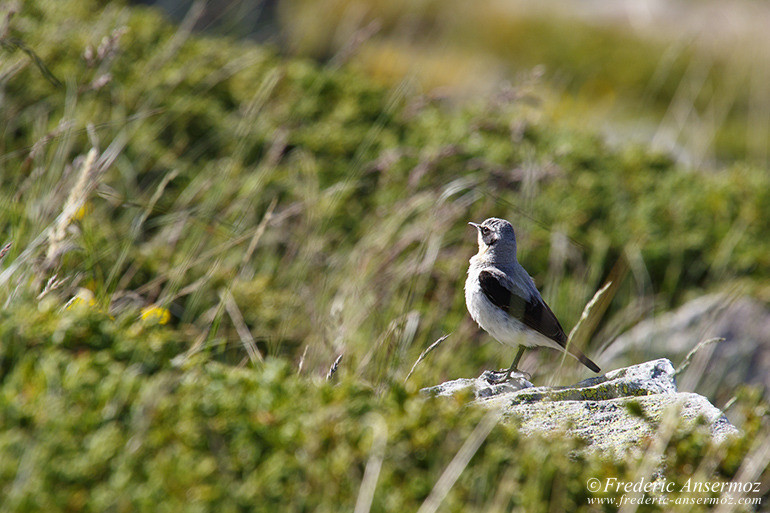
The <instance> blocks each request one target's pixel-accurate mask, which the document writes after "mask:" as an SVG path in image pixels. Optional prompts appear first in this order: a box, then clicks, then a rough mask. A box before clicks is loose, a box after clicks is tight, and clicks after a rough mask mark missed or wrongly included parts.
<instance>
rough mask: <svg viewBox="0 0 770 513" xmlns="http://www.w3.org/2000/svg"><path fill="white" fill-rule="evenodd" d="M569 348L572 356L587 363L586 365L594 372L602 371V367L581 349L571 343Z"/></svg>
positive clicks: (584, 363)
mask: <svg viewBox="0 0 770 513" xmlns="http://www.w3.org/2000/svg"><path fill="white" fill-rule="evenodd" d="M568 350H569V352H570V354H572V356H574V357H575V358H577V359H578V361H579V362H580V363H582V364H583V365H585V366H586V367H588V368H589V369H591V370H592V371H594V372H601V369H600V368H599V366H598V365H596V364H595V363H594V362H592V361H591V359H590V358H589V357H587V356H586V355H584V354H583V352H582V351H581V350H580V349H578V348H577V347H575V346H573V345H570V346H569V349H568Z"/></svg>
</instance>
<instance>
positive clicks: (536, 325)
mask: <svg viewBox="0 0 770 513" xmlns="http://www.w3.org/2000/svg"><path fill="white" fill-rule="evenodd" d="M479 284H480V285H481V291H482V292H484V295H485V296H486V297H487V299H489V301H490V302H491V303H492V304H493V305H495V306H496V307H498V308H500V309H502V310H504V311H505V312H507V313H508V315H510V316H511V317H513V318H515V319H518V320H519V321H521V322H522V323H523V324H524V325H525V326H527V327H529V328H531V329H533V330H535V331H537V332H538V333H540V334H541V335H543V336H545V337H548V338H550V339H551V340H553V341H554V342H556V343H557V344H559V345H560V346H562V347H564V348H565V349H566V348H567V335H566V334H565V333H564V328H562V327H561V324H560V323H559V320H558V319H557V318H556V315H554V313H553V311H552V310H551V309H550V308H549V307H548V305H547V304H545V302H544V301H543V300H542V299H540V298H539V297H537V298H531V299H529V300H527V299H524V298H523V297H521V296H519V295H518V294H515V293H513V292H512V291H511V290H510V289H509V288H508V287H506V286H505V284H504V283H502V282H501V281H500V280H499V279H498V278H497V277H496V276H495V275H494V274H493V273H491V272H489V271H481V272H480V273H479ZM568 350H569V352H570V353H572V354H573V355H575V357H576V358H577V359H578V360H579V361H580V362H581V363H582V364H583V365H585V366H586V367H588V368H589V369H591V370H592V371H594V372H599V367H598V366H597V365H596V364H595V363H594V362H592V361H591V360H590V359H589V358H588V357H587V356H586V355H584V354H583V353H582V352H581V351H580V350H579V349H578V348H576V347H574V346H572V345H570V347H569V349H568Z"/></svg>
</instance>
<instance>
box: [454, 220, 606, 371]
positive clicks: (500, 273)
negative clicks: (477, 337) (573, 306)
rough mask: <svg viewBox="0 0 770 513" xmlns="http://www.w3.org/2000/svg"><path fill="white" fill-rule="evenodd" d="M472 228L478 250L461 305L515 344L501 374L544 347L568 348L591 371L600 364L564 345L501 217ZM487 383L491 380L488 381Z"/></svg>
mask: <svg viewBox="0 0 770 513" xmlns="http://www.w3.org/2000/svg"><path fill="white" fill-rule="evenodd" d="M468 224H469V225H471V226H473V227H474V228H476V232H477V237H478V244H479V252H478V253H477V254H476V255H474V256H473V257H472V258H471V259H470V266H469V267H468V277H467V279H466V280H465V304H466V306H467V307H468V312H469V313H470V315H471V317H472V318H473V320H474V321H476V323H477V324H478V325H479V326H480V327H481V328H482V329H484V331H486V332H487V333H489V334H490V335H492V337H493V338H495V339H496V340H497V341H498V342H500V343H501V344H504V345H509V346H518V352H517V353H516V356H515V358H514V360H513V363H512V364H511V366H510V367H509V368H508V370H507V371H506V373H505V375H504V376H503V377H502V378H501V379H498V380H494V383H503V382H505V381H507V380H508V379H509V378H510V377H511V374H512V373H513V372H518V368H517V366H518V364H519V361H520V360H521V356H522V355H523V354H524V351H525V350H526V349H527V348H532V347H536V346H545V347H550V348H553V349H557V350H560V351H567V352H568V353H569V354H571V355H572V356H574V357H575V358H576V359H577V360H578V361H580V363H582V364H583V365H585V366H586V367H588V368H589V369H591V370H592V371H594V372H597V373H598V372H600V370H601V369H599V366H598V365H596V364H595V363H594V362H592V361H591V360H590V359H589V358H588V357H587V356H586V355H584V354H583V353H582V352H581V351H580V350H579V349H578V348H577V347H575V346H573V345H571V344H570V345H568V344H567V335H565V334H564V329H563V328H562V327H561V324H559V320H558V319H557V318H556V315H554V313H553V311H551V309H550V308H549V307H548V305H547V304H546V302H545V301H544V300H543V298H542V297H541V296H540V292H539V291H538V290H537V287H536V286H535V282H534V280H532V278H531V277H530V276H529V274H528V273H527V271H526V270H525V269H524V268H523V267H522V266H521V264H519V262H518V260H517V259H516V233H515V232H514V230H513V225H511V223H510V222H508V221H506V220H505V219H499V218H496V217H491V218H489V219H486V220H485V221H484V222H482V223H481V224H477V223H468ZM490 381H492V380H490Z"/></svg>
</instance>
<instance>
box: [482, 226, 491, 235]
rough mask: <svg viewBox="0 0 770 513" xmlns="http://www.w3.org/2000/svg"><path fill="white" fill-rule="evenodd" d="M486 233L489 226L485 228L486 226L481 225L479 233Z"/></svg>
mask: <svg viewBox="0 0 770 513" xmlns="http://www.w3.org/2000/svg"><path fill="white" fill-rule="evenodd" d="M488 233H489V228H487V227H486V226H482V227H481V234H482V235H486V234H488Z"/></svg>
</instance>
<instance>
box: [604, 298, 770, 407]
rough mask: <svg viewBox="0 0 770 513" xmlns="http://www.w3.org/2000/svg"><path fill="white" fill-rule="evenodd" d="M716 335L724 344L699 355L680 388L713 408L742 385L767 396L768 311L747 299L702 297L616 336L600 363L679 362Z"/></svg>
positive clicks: (769, 358)
mask: <svg viewBox="0 0 770 513" xmlns="http://www.w3.org/2000/svg"><path fill="white" fill-rule="evenodd" d="M715 337H721V338H724V339H725V340H724V341H723V342H720V343H716V344H710V345H708V346H705V347H703V348H702V349H701V350H699V351H698V354H696V356H695V358H694V359H693V363H692V365H690V367H688V369H687V370H686V371H685V372H684V373H682V374H681V375H680V376H679V384H680V387H681V389H682V390H684V391H695V390H697V391H698V392H699V393H700V394H703V395H704V396H706V397H708V398H709V400H710V401H711V402H712V403H714V404H716V405H724V404H726V403H727V401H728V400H730V399H731V398H732V396H733V395H734V394H735V388H736V387H737V386H739V385H742V384H750V385H751V384H753V385H759V386H761V387H762V388H763V389H764V391H765V393H767V392H770V372H767V369H768V368H770V310H768V309H767V308H766V307H765V306H764V305H763V304H762V303H760V302H758V301H756V300H754V299H751V298H749V297H746V296H735V295H727V294H712V295H708V296H703V297H699V298H697V299H694V300H692V301H689V302H688V303H685V304H684V305H682V306H681V307H680V308H678V309H677V310H675V311H674V312H671V313H667V314H663V315H660V316H657V317H655V318H653V319H650V320H646V321H643V322H640V323H639V324H637V325H636V326H635V327H634V328H632V329H630V330H629V331H627V332H626V333H624V334H623V335H621V336H620V337H618V338H616V339H615V340H614V341H613V342H612V343H611V344H610V345H609V346H608V347H607V349H605V350H604V352H603V353H602V354H601V356H600V360H601V362H602V364H603V365H604V366H607V367H612V366H625V365H629V364H630V363H631V362H638V361H644V360H648V359H650V358H660V357H665V358H669V359H670V360H672V361H674V362H677V363H678V362H681V361H682V360H683V359H684V358H685V357H686V355H687V354H688V353H689V352H690V351H691V350H692V349H693V348H694V347H695V346H696V345H698V343H699V342H702V341H704V340H707V339H711V338H715Z"/></svg>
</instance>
